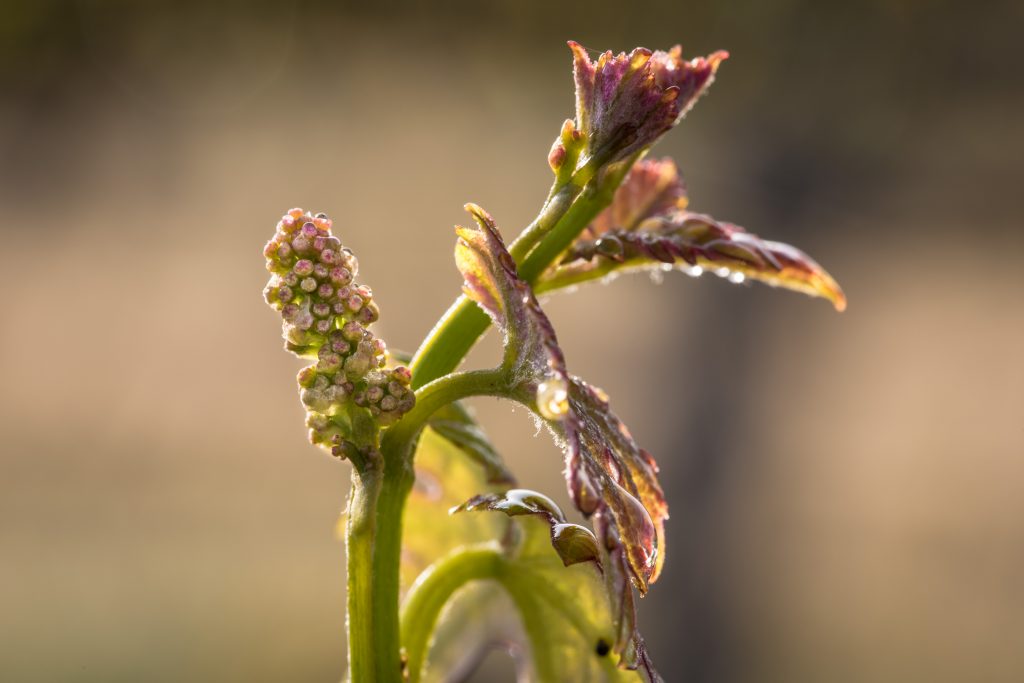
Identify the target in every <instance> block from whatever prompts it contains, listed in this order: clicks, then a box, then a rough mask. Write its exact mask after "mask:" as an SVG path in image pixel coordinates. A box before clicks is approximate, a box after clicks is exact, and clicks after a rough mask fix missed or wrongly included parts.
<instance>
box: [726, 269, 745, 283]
mask: <svg viewBox="0 0 1024 683" xmlns="http://www.w3.org/2000/svg"><path fill="white" fill-rule="evenodd" d="M746 279H747V276H746V275H744V274H743V273H740V272H739V271H733V272H732V273H729V282H732V283H734V284H737V285H738V284H740V283H741V282H743V281H744V280H746Z"/></svg>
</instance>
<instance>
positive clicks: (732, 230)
mask: <svg viewBox="0 0 1024 683" xmlns="http://www.w3.org/2000/svg"><path fill="white" fill-rule="evenodd" d="M672 199H674V200H675V201H674V203H673V201H671V200H672ZM685 205H686V198H685V192H684V190H683V185H682V182H681V180H679V177H678V173H677V172H676V171H675V164H674V163H673V162H672V161H671V160H669V159H664V160H661V161H641V162H639V163H637V164H636V166H634V168H633V170H632V171H631V172H630V175H629V176H628V177H627V179H626V181H625V182H624V183H623V184H622V186H620V188H619V190H618V191H617V192H616V195H615V198H614V201H613V202H612V205H611V206H610V207H609V208H608V209H606V210H605V211H604V212H602V213H601V214H600V215H599V216H598V217H597V219H595V220H594V222H593V223H591V225H590V226H588V228H587V229H586V230H584V232H583V233H582V234H581V236H580V238H579V239H578V240H577V241H576V242H575V243H574V244H573V245H572V247H571V248H570V249H569V251H568V252H567V253H566V255H565V257H564V258H563V260H562V263H561V264H560V265H558V266H556V267H554V268H551V269H550V270H549V271H548V272H547V273H546V274H545V275H544V277H543V278H542V279H541V281H540V282H539V283H538V285H537V289H538V291H549V290H552V289H557V288H559V287H564V286H567V285H571V284H576V283H580V282H586V281H589V280H594V279H598V278H602V277H606V276H609V275H614V274H616V273H620V272H626V271H631V270H644V269H647V270H652V269H663V268H666V267H667V268H671V267H676V268H679V269H684V270H686V271H687V272H689V273H690V274H692V275H699V274H700V273H702V272H703V271H705V270H710V271H712V272H714V273H717V274H718V275H721V276H722V277H728V278H729V279H730V280H732V281H734V282H742V281H743V280H746V279H751V280H757V281H759V282H764V283H766V284H769V285H772V286H776V287H783V288H785V289H791V290H794V291H798V292H803V293H804V294H809V295H811V296H819V297H823V298H825V299H828V300H829V301H831V302H832V304H833V306H835V308H836V309H837V310H840V311H842V310H843V309H844V308H846V297H845V295H844V294H843V291H842V289H841V288H840V287H839V285H838V284H837V283H836V281H835V280H834V279H832V276H831V275H829V274H828V273H827V272H826V271H825V269H824V268H822V267H821V266H819V265H818V264H817V263H815V261H814V260H813V259H811V257H809V256H808V255H807V254H805V253H803V252H802V251H800V250H799V249H797V248H795V247H792V246H790V245H788V244H783V243H781V242H772V241H769V240H763V239H761V238H760V237H758V236H757V235H754V234H751V233H749V232H747V231H745V230H744V229H743V228H741V227H739V226H737V225H733V224H731V223H725V222H719V221H716V220H715V219H713V218H711V217H710V216H707V215H704V214H699V213H693V212H690V211H686V210H684V209H685Z"/></svg>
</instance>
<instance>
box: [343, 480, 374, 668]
mask: <svg viewBox="0 0 1024 683" xmlns="http://www.w3.org/2000/svg"><path fill="white" fill-rule="evenodd" d="M374 464H375V465H376V467H374V466H373V465H374ZM379 464H380V463H379V461H378V462H376V463H372V464H371V466H369V467H363V468H356V467H353V468H352V491H351V493H350V494H349V502H348V522H347V524H346V526H345V554H346V557H347V558H348V567H347V570H348V572H347V573H348V678H349V681H352V682H353V683H359V682H360V681H372V680H374V679H375V677H374V674H373V669H374V662H375V661H376V660H377V652H378V648H377V646H376V644H375V643H374V617H376V616H377V612H376V610H374V609H373V594H374V575H373V562H374V557H373V550H374V538H375V536H376V535H377V534H376V532H377V529H376V526H377V502H378V500H379V497H380V492H381V476H380V469H379Z"/></svg>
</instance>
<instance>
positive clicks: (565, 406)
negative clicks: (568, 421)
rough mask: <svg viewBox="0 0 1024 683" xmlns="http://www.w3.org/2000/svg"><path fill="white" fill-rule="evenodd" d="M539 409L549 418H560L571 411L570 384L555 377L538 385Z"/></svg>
mask: <svg viewBox="0 0 1024 683" xmlns="http://www.w3.org/2000/svg"><path fill="white" fill-rule="evenodd" d="M537 410H538V411H540V414H541V415H543V416H544V417H545V419H548V420H560V419H562V417H564V416H565V414H566V413H567V412H568V411H569V386H568V385H567V384H566V382H565V380H564V379H561V378H553V379H551V380H548V381H547V382H541V383H540V384H538V385H537Z"/></svg>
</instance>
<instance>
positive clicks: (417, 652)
mask: <svg viewBox="0 0 1024 683" xmlns="http://www.w3.org/2000/svg"><path fill="white" fill-rule="evenodd" d="M503 561H504V558H503V557H502V554H501V552H500V550H498V549H497V548H496V547H494V546H482V547H475V548H465V549H462V550H459V551H457V552H455V553H453V554H451V555H448V556H447V557H444V558H442V559H441V560H439V561H437V562H436V563H434V564H433V565H431V566H430V567H428V568H427V569H426V571H424V572H423V573H422V574H420V576H419V578H418V579H417V580H416V583H415V584H414V585H413V587H412V588H411V589H410V590H409V595H408V596H407V597H406V599H405V604H404V605H403V606H402V643H403V645H404V646H405V652H406V656H407V657H408V660H407V661H408V667H409V668H408V671H409V683H417V681H419V680H420V676H421V674H422V671H423V663H424V661H426V657H427V648H428V647H429V645H430V637H431V635H432V634H433V632H434V625H435V624H436V623H437V619H438V617H439V616H440V615H441V610H442V609H443V608H444V606H445V605H446V604H447V603H448V600H449V599H450V598H451V596H452V595H453V594H454V593H455V591H457V590H458V589H459V588H461V587H462V586H464V585H466V584H467V583H469V582H470V581H473V580H474V579H488V578H496V577H497V576H498V574H499V573H500V568H501V563H502V562H503Z"/></svg>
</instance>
